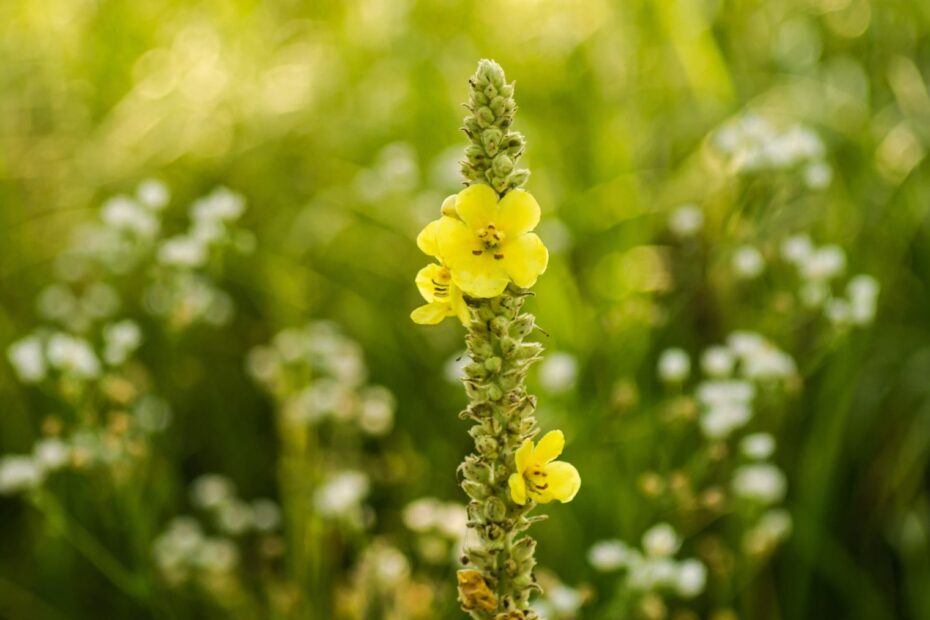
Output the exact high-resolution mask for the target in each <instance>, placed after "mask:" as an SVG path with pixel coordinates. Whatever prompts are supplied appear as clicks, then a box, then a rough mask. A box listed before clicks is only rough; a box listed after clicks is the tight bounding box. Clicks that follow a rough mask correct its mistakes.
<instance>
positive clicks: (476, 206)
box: [455, 183, 497, 230]
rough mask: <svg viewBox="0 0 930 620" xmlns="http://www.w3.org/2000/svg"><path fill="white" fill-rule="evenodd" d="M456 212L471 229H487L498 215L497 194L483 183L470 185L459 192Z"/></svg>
mask: <svg viewBox="0 0 930 620" xmlns="http://www.w3.org/2000/svg"><path fill="white" fill-rule="evenodd" d="M455 210H456V211H457V212H458V214H459V217H460V218H462V220H463V221H464V222H465V223H466V224H468V227H469V228H470V229H472V230H477V229H479V228H485V227H486V226H487V225H488V224H490V223H491V222H493V221H494V217H495V216H496V215H497V192H495V191H494V190H493V189H491V186H490V185H485V184H483V183H476V184H475V185H470V186H468V187H466V188H465V189H463V190H462V191H460V192H459V194H458V197H457V198H456V200H455Z"/></svg>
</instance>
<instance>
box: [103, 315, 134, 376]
mask: <svg viewBox="0 0 930 620" xmlns="http://www.w3.org/2000/svg"><path fill="white" fill-rule="evenodd" d="M103 343H104V349H103V359H104V361H105V362H106V363H107V364H110V365H111V366H118V365H119V364H122V363H123V362H125V361H126V359H127V358H128V357H129V355H130V354H132V353H133V352H134V351H135V350H136V349H137V348H138V347H139V345H140V344H142V330H141V329H139V325H138V323H136V322H135V321H132V320H130V319H126V320H123V321H120V322H118V323H113V324H111V325H108V326H107V327H105V328H104V330H103Z"/></svg>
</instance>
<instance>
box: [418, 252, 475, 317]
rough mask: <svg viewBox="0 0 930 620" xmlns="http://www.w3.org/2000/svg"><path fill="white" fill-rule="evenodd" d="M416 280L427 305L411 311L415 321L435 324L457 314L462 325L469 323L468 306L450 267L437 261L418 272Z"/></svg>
mask: <svg viewBox="0 0 930 620" xmlns="http://www.w3.org/2000/svg"><path fill="white" fill-rule="evenodd" d="M416 282H417V288H418V289H419V290H420V295H422V296H423V299H425V300H426V305H423V306H420V307H419V308H417V309H416V310H414V311H413V312H411V313H410V318H411V319H413V322H414V323H419V324H420V325H435V324H436V323H439V322H440V321H442V320H443V319H444V318H446V317H447V316H457V317H458V318H459V320H460V321H461V322H462V325H468V323H469V321H470V320H471V317H470V316H469V314H468V306H466V305H465V300H464V299H463V298H462V291H461V290H459V288H458V287H457V286H456V285H455V283H454V282H453V281H452V274H451V273H449V270H448V269H446V268H445V267H443V266H441V265H436V264H435V263H434V264H432V265H427V266H426V267H424V268H423V269H421V270H420V271H419V273H417V280H416Z"/></svg>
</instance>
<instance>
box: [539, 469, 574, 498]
mask: <svg viewBox="0 0 930 620" xmlns="http://www.w3.org/2000/svg"><path fill="white" fill-rule="evenodd" d="M544 471H545V472H546V482H547V483H548V484H549V488H548V489H546V491H548V492H549V494H550V495H552V497H553V498H555V499H557V500H559V501H560V502H562V503H563V504H564V503H566V502H570V501H572V500H573V499H574V498H575V495H576V494H577V493H578V489H580V488H581V475H580V474H579V473H578V470H577V469H575V466H574V465H572V464H570V463H566V462H565V461H553V462H552V463H549V464H548V465H546V467H545V470H544Z"/></svg>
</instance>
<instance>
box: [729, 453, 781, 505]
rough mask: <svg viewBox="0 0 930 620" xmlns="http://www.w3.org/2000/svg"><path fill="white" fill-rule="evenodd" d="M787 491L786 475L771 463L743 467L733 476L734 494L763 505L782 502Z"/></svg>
mask: <svg viewBox="0 0 930 620" xmlns="http://www.w3.org/2000/svg"><path fill="white" fill-rule="evenodd" d="M786 489H787V481H786V480H785V474H784V473H782V471H781V470H780V469H778V468H777V467H775V466H774V465H771V464H769V463H758V464H753V465H743V466H741V467H739V468H737V470H736V471H735V472H734V474H733V492H734V493H735V494H736V495H737V496H738V497H742V498H745V499H750V500H754V501H757V502H760V503H762V504H774V503H777V502H780V501H781V500H782V499H783V498H784V496H785V491H786Z"/></svg>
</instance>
